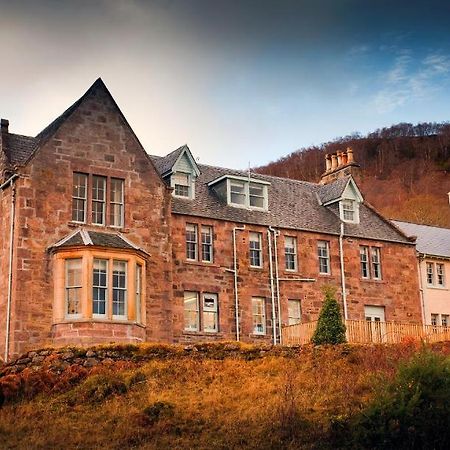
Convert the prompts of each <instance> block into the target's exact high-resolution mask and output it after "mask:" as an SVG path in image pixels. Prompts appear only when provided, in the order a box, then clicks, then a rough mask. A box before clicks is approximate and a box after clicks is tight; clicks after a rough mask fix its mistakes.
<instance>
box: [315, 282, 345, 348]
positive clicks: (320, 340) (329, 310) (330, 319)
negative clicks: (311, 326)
mask: <svg viewBox="0 0 450 450" xmlns="http://www.w3.org/2000/svg"><path fill="white" fill-rule="evenodd" d="M311 342H312V343H313V344H315V345H321V344H342V343H344V342H346V339H345V325H344V323H343V321H342V316H341V310H340V308H339V303H338V302H337V301H336V299H335V291H334V290H333V289H332V288H327V289H325V301H324V302H323V305H322V309H321V310H320V314H319V320H318V321H317V328H316V331H314V335H313V337H312V339H311Z"/></svg>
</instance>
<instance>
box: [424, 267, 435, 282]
mask: <svg viewBox="0 0 450 450" xmlns="http://www.w3.org/2000/svg"><path fill="white" fill-rule="evenodd" d="M425 267H426V277H427V286H434V280H435V277H434V263H432V262H428V261H427V263H426V266H425ZM430 280H431V282H430Z"/></svg>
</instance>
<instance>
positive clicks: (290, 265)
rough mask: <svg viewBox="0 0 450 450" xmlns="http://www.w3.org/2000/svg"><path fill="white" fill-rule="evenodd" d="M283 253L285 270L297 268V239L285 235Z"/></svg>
mask: <svg viewBox="0 0 450 450" xmlns="http://www.w3.org/2000/svg"><path fill="white" fill-rule="evenodd" d="M284 254H285V262H286V264H285V267H286V270H297V239H296V238H294V237H290V236H286V237H285V238H284Z"/></svg>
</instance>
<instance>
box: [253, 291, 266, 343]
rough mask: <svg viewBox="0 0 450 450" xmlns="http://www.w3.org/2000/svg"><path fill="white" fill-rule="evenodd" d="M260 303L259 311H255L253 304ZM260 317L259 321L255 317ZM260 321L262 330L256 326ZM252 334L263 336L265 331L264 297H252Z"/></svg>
mask: <svg viewBox="0 0 450 450" xmlns="http://www.w3.org/2000/svg"><path fill="white" fill-rule="evenodd" d="M258 304H259V305H260V311H261V312H260V313H259V312H256V311H255V306H256V305H258ZM257 318H260V320H259V322H257V321H256V320H255V319H257ZM258 323H260V324H261V325H262V330H258V329H257V328H256V327H257V325H258ZM252 330H253V332H252V334H254V335H259V336H264V335H265V334H266V332H267V323H266V299H265V298H264V297H252Z"/></svg>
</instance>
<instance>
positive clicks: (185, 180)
mask: <svg viewBox="0 0 450 450" xmlns="http://www.w3.org/2000/svg"><path fill="white" fill-rule="evenodd" d="M191 184H192V183H191V175H190V174H189V173H182V172H176V173H174V174H173V175H172V186H173V188H174V192H173V195H174V196H175V197H184V198H192V194H191V193H192V185H191Z"/></svg>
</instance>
